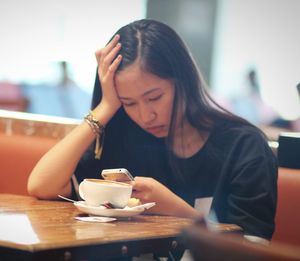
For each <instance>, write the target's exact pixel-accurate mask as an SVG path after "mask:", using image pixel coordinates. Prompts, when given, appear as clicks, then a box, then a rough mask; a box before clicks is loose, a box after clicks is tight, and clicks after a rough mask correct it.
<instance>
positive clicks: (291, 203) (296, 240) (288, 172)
mask: <svg viewBox="0 0 300 261" xmlns="http://www.w3.org/2000/svg"><path fill="white" fill-rule="evenodd" d="M275 224H276V227H275V232H274V235H273V239H272V242H281V243H288V244H292V245H296V246H298V247H299V248H300V170H299V169H288V168H279V172H278V204H277V213H276V219H275Z"/></svg>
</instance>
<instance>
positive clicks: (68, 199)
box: [57, 195, 77, 203]
mask: <svg viewBox="0 0 300 261" xmlns="http://www.w3.org/2000/svg"><path fill="white" fill-rule="evenodd" d="M57 196H58V197H59V198H62V199H64V200H66V201H70V202H73V203H76V202H77V201H76V200H73V199H70V198H66V197H64V196H62V195H57Z"/></svg>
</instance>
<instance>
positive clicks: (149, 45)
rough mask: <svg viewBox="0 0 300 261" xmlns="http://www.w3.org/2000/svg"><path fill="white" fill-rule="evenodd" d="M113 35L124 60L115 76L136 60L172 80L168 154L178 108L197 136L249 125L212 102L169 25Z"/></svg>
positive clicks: (145, 24)
mask: <svg viewBox="0 0 300 261" xmlns="http://www.w3.org/2000/svg"><path fill="white" fill-rule="evenodd" d="M116 34H119V35H120V43H121V44H122V48H121V49H120V52H119V54H121V55H122V57H123V58H122V62H121V63H120V65H119V67H118V70H117V73H118V72H119V71H122V70H124V69H125V68H126V67H127V66H128V65H131V64H133V63H134V62H135V61H136V60H137V59H139V61H140V65H141V69H142V70H144V71H146V72H149V73H152V74H154V75H156V76H158V77H160V78H164V79H171V80H173V82H174V84H175V97H174V103H173V113H172V119H171V125H170V130H169V135H168V138H167V144H168V146H169V149H170V151H172V148H173V140H174V132H175V117H176V115H177V110H178V108H179V106H181V105H184V114H183V116H184V117H185V118H186V119H187V120H188V122H189V123H190V124H191V125H192V126H193V127H195V128H196V129H198V130H199V132H200V133H201V132H203V131H205V132H210V131H211V130H212V129H213V128H214V127H216V126H218V124H219V123H220V122H222V123H226V122H227V123H238V124H247V125H251V124H250V123H249V122H248V121H246V120H244V119H242V118H240V117H238V116H236V115H234V114H232V113H231V112H229V111H227V110H226V109H224V108H222V107H221V106H219V105H218V104H217V103H216V102H215V101H214V100H213V99H212V98H211V96H210V95H209V94H208V91H207V87H206V83H205V81H204V80H203V77H202V76H201V73H200V72H199V71H198V69H197V66H196V64H195V62H194V60H193V57H192V55H191V54H190V52H189V50H188V48H187V46H186V45H185V43H184V42H183V40H182V39H181V38H180V37H179V35H178V34H177V33H176V32H175V31H174V30H173V29H172V28H170V27H169V26H168V25H166V24H164V23H162V22H158V21H155V20H151V19H142V20H138V21H134V22H132V23H130V24H128V25H126V26H124V27H122V28H120V29H119V30H118V31H117V32H116V33H115V35H116ZM113 37H114V36H113ZM94 105H95V104H94ZM225 125H226V124H225ZM225 125H224V124H223V126H225Z"/></svg>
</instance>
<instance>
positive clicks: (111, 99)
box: [27, 35, 122, 199]
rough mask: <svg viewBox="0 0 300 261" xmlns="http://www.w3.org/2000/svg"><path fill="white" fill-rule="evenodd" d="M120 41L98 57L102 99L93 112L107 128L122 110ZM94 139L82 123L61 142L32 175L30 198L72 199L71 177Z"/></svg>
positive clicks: (113, 43)
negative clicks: (118, 87) (118, 84)
mask: <svg viewBox="0 0 300 261" xmlns="http://www.w3.org/2000/svg"><path fill="white" fill-rule="evenodd" d="M119 39H120V37H119V36H118V35H116V36H115V37H114V39H113V40H112V41H111V42H110V43H109V44H108V45H107V46H106V47H104V48H102V49H99V50H98V51H96V54H95V55H96V59H97V63H98V74H99V78H100V81H101V87H102V94H103V96H102V100H101V102H100V104H99V105H98V106H97V107H96V108H95V109H94V110H93V115H94V117H95V118H96V119H97V120H98V121H99V122H100V123H101V124H102V125H106V124H107V123H108V122H109V120H110V119H111V118H112V117H113V115H114V114H115V113H116V111H117V110H118V109H119V108H120V106H121V103H120V101H119V99H118V96H117V94H116V90H115V85H114V76H115V72H116V70H117V68H118V66H119V64H120V62H121V60H122V57H121V56H120V55H117V53H118V51H119V50H120V48H121V45H120V44H118V41H119ZM78 106H80V104H78ZM94 139H95V135H94V133H93V131H92V129H91V128H90V126H89V125H88V124H87V123H86V122H83V123H82V124H80V125H79V126H77V127H76V128H75V129H74V130H73V131H72V132H71V133H69V134H68V135H67V136H66V137H65V138H63V139H62V140H61V141H59V142H58V143H57V144H56V145H55V146H54V147H53V148H51V149H50V150H49V151H48V152H47V153H46V154H45V155H44V156H43V157H42V158H41V159H40V161H39V162H38V163H37V165H36V166H35V168H34V169H33V171H32V172H31V174H30V176H29V180H28V184H27V188H28V192H29V194H30V195H32V196H35V197H38V198H41V199H54V198H57V195H58V194H60V195H63V196H70V194H71V177H72V175H73V173H74V170H75V168H76V166H77V164H78V162H79V160H80V158H81V156H82V155H83V153H84V152H85V151H86V149H87V148H88V147H89V146H90V145H91V143H92V142H93V140H94Z"/></svg>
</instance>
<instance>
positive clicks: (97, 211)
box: [74, 201, 145, 217]
mask: <svg viewBox="0 0 300 261" xmlns="http://www.w3.org/2000/svg"><path fill="white" fill-rule="evenodd" d="M74 206H75V207H77V208H78V209H79V210H81V211H82V212H84V213H86V214H90V215H95V216H102V217H132V216H136V215H138V214H140V213H142V212H143V211H145V209H144V208H137V209H130V208H126V209H111V208H104V207H103V206H100V207H93V206H88V205H86V203H85V202H84V201H77V202H75V203H74Z"/></svg>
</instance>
